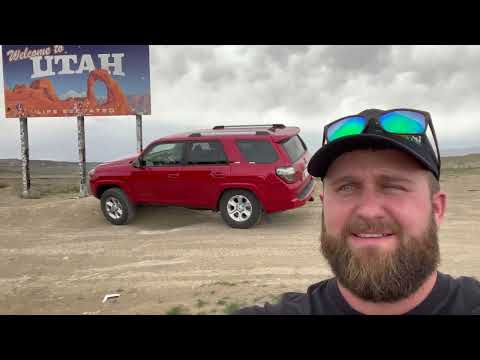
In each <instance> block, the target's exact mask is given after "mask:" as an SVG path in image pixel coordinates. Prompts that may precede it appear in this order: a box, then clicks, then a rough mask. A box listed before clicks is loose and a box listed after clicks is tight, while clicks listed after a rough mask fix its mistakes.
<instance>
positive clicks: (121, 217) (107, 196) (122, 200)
mask: <svg viewBox="0 0 480 360" xmlns="http://www.w3.org/2000/svg"><path fill="white" fill-rule="evenodd" d="M107 201H108V202H109V203H111V202H112V201H113V202H115V203H116V206H117V208H119V209H120V210H121V214H120V212H116V214H115V215H110V214H112V211H111V210H110V211H109V208H110V209H111V207H110V206H109V205H108V204H107ZM100 206H101V208H102V212H103V216H105V219H107V220H108V221H109V222H111V223H112V224H114V225H124V224H127V223H128V222H130V220H132V219H133V217H134V216H135V204H133V203H132V202H131V201H130V200H129V199H128V196H127V195H126V194H125V193H124V192H123V190H122V189H120V188H111V189H108V190H106V191H105V192H104V193H103V194H102V197H101V199H100ZM114 216H118V218H114Z"/></svg>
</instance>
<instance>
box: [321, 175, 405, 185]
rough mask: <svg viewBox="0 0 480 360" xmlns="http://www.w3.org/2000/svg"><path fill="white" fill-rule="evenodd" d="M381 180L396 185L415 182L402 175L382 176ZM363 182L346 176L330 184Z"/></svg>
mask: <svg viewBox="0 0 480 360" xmlns="http://www.w3.org/2000/svg"><path fill="white" fill-rule="evenodd" d="M379 180H380V181H382V182H396V183H410V184H413V183H414V181H413V180H411V179H409V178H407V177H404V176H400V175H380V176H379ZM360 181H361V180H360V179H359V178H358V177H355V176H351V175H346V176H341V177H339V178H334V179H332V181H330V184H331V185H333V186H335V185H338V184H341V183H358V182H360Z"/></svg>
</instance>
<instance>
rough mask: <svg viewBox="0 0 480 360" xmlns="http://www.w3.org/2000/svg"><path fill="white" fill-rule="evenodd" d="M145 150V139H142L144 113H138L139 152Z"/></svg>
mask: <svg viewBox="0 0 480 360" xmlns="http://www.w3.org/2000/svg"><path fill="white" fill-rule="evenodd" d="M142 150H143V141H142V115H141V114H137V153H140V152H142Z"/></svg>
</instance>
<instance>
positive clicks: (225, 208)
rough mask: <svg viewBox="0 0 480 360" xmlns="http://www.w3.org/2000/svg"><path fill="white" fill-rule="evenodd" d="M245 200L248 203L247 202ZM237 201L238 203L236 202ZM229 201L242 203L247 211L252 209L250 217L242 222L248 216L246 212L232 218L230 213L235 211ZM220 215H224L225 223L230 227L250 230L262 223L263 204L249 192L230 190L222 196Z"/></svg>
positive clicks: (233, 215) (238, 212)
mask: <svg viewBox="0 0 480 360" xmlns="http://www.w3.org/2000/svg"><path fill="white" fill-rule="evenodd" d="M245 198H246V199H247V200H248V201H246V200H245ZM235 200H238V201H237V202H236V201H235ZM229 201H233V202H235V203H242V204H243V207H244V208H245V209H247V210H248V208H251V211H250V216H249V217H248V218H246V219H245V220H242V219H243V218H244V217H245V216H246V215H245V213H246V212H245V211H243V212H240V211H237V212H236V214H237V216H235V213H233V214H232V216H230V214H229V209H230V212H232V211H234V210H232V202H231V203H230V204H229ZM247 212H248V211H247ZM220 213H221V214H222V218H223V221H225V223H227V224H228V225H229V226H230V227H232V228H237V229H248V228H251V227H252V226H254V225H256V224H258V223H259V222H260V220H261V218H262V213H263V210H262V204H261V203H260V201H259V200H258V199H257V198H256V196H255V195H254V194H252V193H251V192H250V191H248V190H241V189H238V190H228V191H226V192H225V193H224V194H223V195H222V198H221V199H220ZM234 218H237V219H238V220H235V219H234Z"/></svg>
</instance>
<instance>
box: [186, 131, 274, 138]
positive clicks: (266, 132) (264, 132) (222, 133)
mask: <svg viewBox="0 0 480 360" xmlns="http://www.w3.org/2000/svg"><path fill="white" fill-rule="evenodd" d="M269 134H270V133H269V132H268V131H258V130H257V131H224V132H221V133H218V132H215V131H202V132H194V133H191V134H190V135H189V137H197V136H209V135H216V136H218V135H269Z"/></svg>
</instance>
